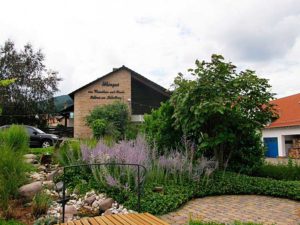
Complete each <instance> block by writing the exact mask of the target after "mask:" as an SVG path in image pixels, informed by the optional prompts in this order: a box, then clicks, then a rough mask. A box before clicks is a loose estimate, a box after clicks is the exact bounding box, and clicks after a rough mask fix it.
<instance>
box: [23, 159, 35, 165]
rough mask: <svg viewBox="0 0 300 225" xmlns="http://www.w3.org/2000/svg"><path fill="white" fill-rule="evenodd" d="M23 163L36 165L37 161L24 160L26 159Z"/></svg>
mask: <svg viewBox="0 0 300 225" xmlns="http://www.w3.org/2000/svg"><path fill="white" fill-rule="evenodd" d="M25 162H26V163H29V164H37V163H38V161H37V160H36V159H26V158H25Z"/></svg>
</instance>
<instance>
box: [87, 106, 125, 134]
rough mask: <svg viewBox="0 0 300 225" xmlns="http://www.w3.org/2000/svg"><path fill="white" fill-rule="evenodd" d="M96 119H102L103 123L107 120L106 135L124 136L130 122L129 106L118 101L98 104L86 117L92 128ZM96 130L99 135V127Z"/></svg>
mask: <svg viewBox="0 0 300 225" xmlns="http://www.w3.org/2000/svg"><path fill="white" fill-rule="evenodd" d="M96 120H101V123H102V122H103V121H105V123H106V126H105V134H106V135H114V136H115V137H116V138H121V137H124V134H125V130H126V127H127V125H128V123H129V110H128V106H127V105H126V104H125V103H122V102H118V101H117V102H114V103H112V104H109V105H104V106H98V107H96V108H95V109H93V110H92V111H91V113H90V115H88V116H87V117H86V122H87V125H88V126H89V127H91V128H92V129H93V124H94V121H96ZM94 125H95V124H94ZM96 130H97V133H96V135H98V133H99V132H98V128H97V129H96ZM100 130H101V129H100ZM100 133H101V132H100ZM94 135H95V134H94ZM96 135H95V137H96Z"/></svg>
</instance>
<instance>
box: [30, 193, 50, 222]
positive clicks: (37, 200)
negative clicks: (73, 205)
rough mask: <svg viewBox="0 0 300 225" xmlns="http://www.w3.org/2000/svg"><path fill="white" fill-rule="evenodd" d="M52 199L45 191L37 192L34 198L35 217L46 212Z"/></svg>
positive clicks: (33, 209) (33, 212)
mask: <svg viewBox="0 0 300 225" xmlns="http://www.w3.org/2000/svg"><path fill="white" fill-rule="evenodd" d="M51 202H52V199H51V197H50V196H49V195H47V194H46V193H44V192H43V191H41V192H39V193H37V194H36V195H35V196H34V198H33V200H32V214H33V215H34V216H35V217H39V216H40V215H43V214H46V213H47V210H48V208H49V207H50V205H51Z"/></svg>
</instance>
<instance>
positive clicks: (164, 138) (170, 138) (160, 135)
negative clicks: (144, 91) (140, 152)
mask: <svg viewBox="0 0 300 225" xmlns="http://www.w3.org/2000/svg"><path fill="white" fill-rule="evenodd" d="M173 113H174V107H173V106H172V105H171V104H170V102H165V103H162V104H161V106H160V108H158V109H156V110H153V111H152V112H151V114H149V115H145V116H144V120H145V122H144V123H143V131H144V133H145V135H146V138H147V141H148V142H149V143H150V144H151V145H152V146H154V145H155V147H156V148H157V149H158V151H159V152H160V153H162V152H163V150H170V149H172V148H173V149H175V148H176V147H177V146H178V144H179V143H180V140H181V138H182V136H183V134H182V132H181V130H180V129H175V125H174V123H175V119H174V118H173V117H172V116H173Z"/></svg>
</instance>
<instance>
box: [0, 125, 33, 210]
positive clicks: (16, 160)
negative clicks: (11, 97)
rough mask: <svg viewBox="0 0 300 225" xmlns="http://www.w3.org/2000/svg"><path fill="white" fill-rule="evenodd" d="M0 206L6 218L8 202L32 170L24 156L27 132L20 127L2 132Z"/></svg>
mask: <svg viewBox="0 0 300 225" xmlns="http://www.w3.org/2000/svg"><path fill="white" fill-rule="evenodd" d="M0 136H1V138H2V142H1V144H0V206H1V208H2V209H3V210H4V216H5V215H6V213H8V201H9V200H10V199H11V198H12V197H15V196H16V193H17V190H18V188H19V186H21V185H22V184H23V183H24V182H25V181H26V172H27V171H28V170H29V169H30V167H29V166H28V164H27V163H25V161H24V158H23V154H24V153H26V150H28V135H27V132H26V131H25V130H24V129H23V128H22V127H20V126H12V127H11V128H9V129H7V130H4V131H0Z"/></svg>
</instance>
